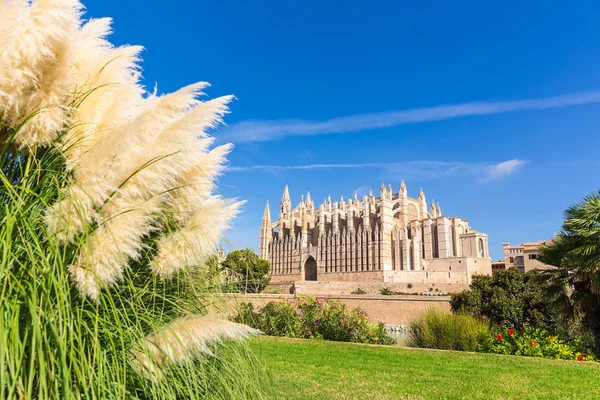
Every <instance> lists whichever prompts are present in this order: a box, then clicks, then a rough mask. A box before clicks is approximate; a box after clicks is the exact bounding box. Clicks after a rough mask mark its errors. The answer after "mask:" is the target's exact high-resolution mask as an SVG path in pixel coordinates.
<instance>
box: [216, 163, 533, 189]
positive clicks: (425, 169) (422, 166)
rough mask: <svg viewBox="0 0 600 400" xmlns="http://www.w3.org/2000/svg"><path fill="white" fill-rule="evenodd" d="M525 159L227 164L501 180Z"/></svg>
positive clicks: (250, 168) (268, 170) (267, 169)
mask: <svg viewBox="0 0 600 400" xmlns="http://www.w3.org/2000/svg"><path fill="white" fill-rule="evenodd" d="M525 163H526V161H524V160H517V159H514V160H508V161H503V162H499V163H491V162H487V163H486V162H473V163H470V162H451V161H435V160H420V161H406V162H395V163H355V164H302V165H268V164H267V165H251V166H247V167H229V168H227V171H229V172H266V173H278V172H285V171H293V170H314V169H368V168H371V169H379V170H383V171H385V172H387V173H391V174H394V175H398V174H404V175H405V176H408V175H410V176H421V177H423V176H425V177H428V178H439V177H443V176H448V175H458V174H460V175H468V176H474V177H477V178H478V179H479V180H480V181H481V182H489V181H493V180H496V181H497V180H501V179H503V178H505V177H508V176H510V175H512V174H514V173H516V172H517V171H518V170H519V169H520V168H521V167H522V166H523V165H524V164H525ZM361 188H362V187H360V188H357V191H358V190H359V189H361Z"/></svg>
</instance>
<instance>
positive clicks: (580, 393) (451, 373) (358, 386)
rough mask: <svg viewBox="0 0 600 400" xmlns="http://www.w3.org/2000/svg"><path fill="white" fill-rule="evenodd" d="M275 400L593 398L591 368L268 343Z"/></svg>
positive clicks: (598, 389) (263, 350)
mask: <svg viewBox="0 0 600 400" xmlns="http://www.w3.org/2000/svg"><path fill="white" fill-rule="evenodd" d="M252 346H253V347H254V348H255V350H256V351H257V352H258V353H259V354H260V355H261V356H262V357H263V358H264V359H265V361H266V363H267V364H268V365H269V366H270V369H271V371H272V373H273V385H274V389H275V393H277V398H278V399H319V400H322V399H599V398H600V366H599V365H598V364H595V363H581V362H579V363H578V362H577V361H560V360H548V359H540V358H526V357H512V356H499V355H494V354H477V353H462V352H450V351H434V350H418V349H414V350H413V349H404V348H397V347H385V346H369V345H360V344H350V343H337V342H326V341H316V340H298V339H284V338H272V337H259V338H256V339H254V342H253V344H252Z"/></svg>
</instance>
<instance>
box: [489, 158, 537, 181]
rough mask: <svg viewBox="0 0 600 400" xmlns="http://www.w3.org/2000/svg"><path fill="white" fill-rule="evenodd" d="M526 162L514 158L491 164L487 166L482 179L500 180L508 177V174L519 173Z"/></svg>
mask: <svg viewBox="0 0 600 400" xmlns="http://www.w3.org/2000/svg"><path fill="white" fill-rule="evenodd" d="M526 163H527V161H524V160H518V159H513V160H508V161H504V162H501V163H498V164H494V165H490V166H488V167H486V168H485V170H484V176H483V178H482V181H483V182H489V181H498V180H500V179H503V178H506V177H507V176H510V175H513V174H515V173H517V172H518V171H519V170H520V169H521V168H522V167H523V166H524V165H525V164H526Z"/></svg>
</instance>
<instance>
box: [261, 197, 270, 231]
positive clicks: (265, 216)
mask: <svg viewBox="0 0 600 400" xmlns="http://www.w3.org/2000/svg"><path fill="white" fill-rule="evenodd" d="M262 223H263V226H268V225H271V210H270V209H269V200H267V204H266V205H265V211H264V212H263V218H262Z"/></svg>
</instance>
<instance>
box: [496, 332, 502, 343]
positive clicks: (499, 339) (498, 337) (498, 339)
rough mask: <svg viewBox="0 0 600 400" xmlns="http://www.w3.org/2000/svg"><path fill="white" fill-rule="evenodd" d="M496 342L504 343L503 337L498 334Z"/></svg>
mask: <svg viewBox="0 0 600 400" xmlns="http://www.w3.org/2000/svg"><path fill="white" fill-rule="evenodd" d="M496 340H497V341H499V342H501V341H502V335H498V334H497V335H496Z"/></svg>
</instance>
